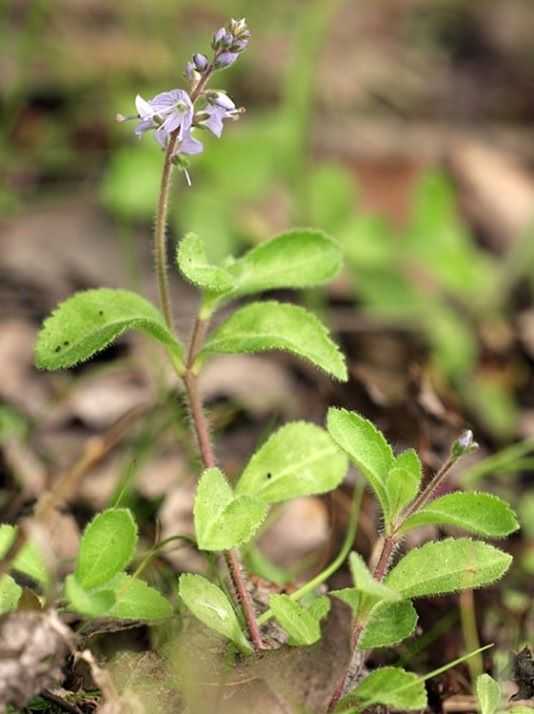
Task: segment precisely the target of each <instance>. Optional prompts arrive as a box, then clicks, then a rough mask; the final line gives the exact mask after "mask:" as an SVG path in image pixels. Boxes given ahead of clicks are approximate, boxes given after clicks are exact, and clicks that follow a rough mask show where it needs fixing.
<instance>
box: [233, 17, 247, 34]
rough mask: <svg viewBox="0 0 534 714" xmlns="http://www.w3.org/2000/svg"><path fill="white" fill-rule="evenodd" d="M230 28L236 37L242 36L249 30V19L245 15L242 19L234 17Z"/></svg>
mask: <svg viewBox="0 0 534 714" xmlns="http://www.w3.org/2000/svg"><path fill="white" fill-rule="evenodd" d="M229 29H230V32H231V33H232V35H233V36H234V37H241V35H242V33H244V32H248V27H247V21H246V20H245V18H244V17H242V18H241V19H240V20H235V19H232V20H230V26H229Z"/></svg>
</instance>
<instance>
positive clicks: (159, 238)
mask: <svg viewBox="0 0 534 714" xmlns="http://www.w3.org/2000/svg"><path fill="white" fill-rule="evenodd" d="M213 71H214V64H211V65H210V66H209V67H208V68H207V70H206V72H205V73H204V74H203V75H202V77H201V79H200V80H199V82H198V84H197V85H196V86H194V87H193V89H192V91H191V101H192V102H193V104H194V103H195V101H196V100H197V99H198V97H199V96H200V95H201V94H202V92H203V90H204V87H205V86H206V84H207V82H208V80H209V78H210V77H211V75H212V74H213ZM178 131H179V130H178V129H177V130H176V131H175V132H173V133H172V134H171V136H170V139H169V143H168V144H167V148H166V150H165V159H164V163H163V172H162V175H161V185H160V194H159V200H158V207H157V213H156V222H155V228H154V263H155V271H156V277H157V281H158V289H159V299H160V305H161V309H162V312H163V315H164V318H165V322H166V324H167V327H168V328H169V329H170V330H171V331H172V332H174V322H173V313H172V306H171V297H170V290H169V281H168V275H167V246H166V240H165V228H166V224H167V215H168V210H169V194H170V188H171V179H172V169H173V166H174V163H173V154H174V151H175V148H176V144H177V142H178ZM207 327H208V321H207V320H203V319H201V318H200V317H198V318H197V320H196V321H195V326H194V329H193V335H192V337H191V342H190V345H189V350H188V355H187V362H186V365H185V372H181V371H180V372H179V376H180V377H181V378H182V379H183V381H184V384H185V389H186V394H187V400H188V402H189V408H190V410H191V418H192V421H193V428H194V431H195V435H196V437H197V441H198V447H199V451H200V455H201V458H202V462H203V464H204V467H205V468H211V467H213V466H215V463H216V462H215V455H214V452H213V447H212V445H211V441H210V435H209V427H208V422H207V419H206V415H205V413H204V409H203V406H202V399H201V396H200V391H199V389H198V375H197V374H196V372H195V370H194V369H193V365H194V362H195V358H196V356H197V354H198V353H199V352H200V350H201V349H202V343H203V341H204V336H205V334H206V330H207ZM175 366H176V365H175ZM224 558H225V561H226V565H227V567H228V570H229V572H230V577H231V579H232V583H233V586H234V589H235V591H236V593H237V596H238V598H239V601H240V602H241V606H242V608H243V614H244V617H245V621H246V623H247V627H248V631H249V635H250V639H251V641H252V644H253V646H254V649H255V650H256V652H258V651H259V650H262V649H263V648H264V647H263V641H262V638H261V633H260V628H259V626H258V623H257V620H256V613H255V609H254V603H253V600H252V597H251V595H250V593H249V591H248V589H247V584H246V580H245V578H244V574H243V569H242V565H241V562H240V557H239V551H238V550H236V549H232V550H229V551H225V552H224Z"/></svg>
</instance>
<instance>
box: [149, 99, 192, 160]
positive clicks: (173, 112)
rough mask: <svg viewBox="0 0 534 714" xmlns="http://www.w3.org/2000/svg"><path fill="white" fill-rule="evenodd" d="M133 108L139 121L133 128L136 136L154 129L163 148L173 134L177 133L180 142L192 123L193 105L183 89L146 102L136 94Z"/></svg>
mask: <svg viewBox="0 0 534 714" xmlns="http://www.w3.org/2000/svg"><path fill="white" fill-rule="evenodd" d="M135 106H136V108H137V113H138V116H139V118H140V119H141V121H140V122H139V124H138V125H137V126H136V128H135V133H136V134H137V136H139V137H141V136H143V134H144V133H145V132H147V131H150V130H151V129H154V130H155V136H156V139H157V141H158V142H159V143H160V144H161V146H163V147H164V146H166V144H167V141H168V139H169V137H170V135H171V134H172V133H173V132H177V135H178V140H179V141H181V140H182V138H183V137H184V134H185V132H187V131H188V130H189V129H190V128H191V125H192V123H193V113H194V110H193V103H192V101H191V98H190V96H189V94H188V93H187V92H186V91H185V90H183V89H171V90H170V91H169V92H161V93H160V94H156V96H155V97H153V98H152V99H151V100H150V101H148V102H147V101H146V100H145V99H143V97H141V96H140V95H139V94H138V95H137V97H136V99H135Z"/></svg>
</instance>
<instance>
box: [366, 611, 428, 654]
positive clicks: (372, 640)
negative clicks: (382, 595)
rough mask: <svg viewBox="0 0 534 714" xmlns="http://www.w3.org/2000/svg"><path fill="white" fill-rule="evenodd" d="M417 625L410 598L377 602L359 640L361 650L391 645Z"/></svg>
mask: <svg viewBox="0 0 534 714" xmlns="http://www.w3.org/2000/svg"><path fill="white" fill-rule="evenodd" d="M416 625H417V612H416V611H415V608H414V606H413V605H412V602H411V600H401V601H400V602H379V603H377V604H376V605H375V606H374V607H373V609H372V610H371V612H370V613H369V617H368V619H367V622H366V624H365V627H364V630H363V632H362V634H361V637H360V640H359V643H358V644H359V647H360V648H361V649H362V650H371V649H374V648H375V647H392V646H393V645H397V644H398V643H399V642H402V640H405V639H406V638H407V637H409V636H410V635H411V634H412V633H413V631H414V630H415V626H416Z"/></svg>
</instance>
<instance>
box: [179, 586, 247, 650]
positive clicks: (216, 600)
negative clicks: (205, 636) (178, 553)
mask: <svg viewBox="0 0 534 714" xmlns="http://www.w3.org/2000/svg"><path fill="white" fill-rule="evenodd" d="M179 582H180V585H179V593H180V597H181V598H182V600H183V601H184V603H185V604H186V605H187V607H188V608H189V609H190V610H191V612H192V613H193V615H194V616H195V617H196V618H198V619H199V620H200V621H201V622H203V623H204V624H205V625H207V626H208V627H210V628H211V629H212V630H215V632H218V633H219V634H220V635H223V636H224V637H226V638H227V639H229V640H231V641H232V642H233V643H234V644H235V645H237V647H238V648H239V649H240V650H241V652H244V653H245V654H252V651H253V650H252V647H251V646H250V644H249V642H248V640H247V638H246V637H245V635H244V634H243V632H242V631H241V628H240V627H239V622H238V620H237V617H236V614H235V612H234V609H233V608H232V605H231V603H230V600H229V599H228V598H227V597H226V595H225V594H224V592H223V591H222V590H221V589H220V588H218V587H217V586H216V585H214V584H213V583H210V581H209V580H206V578H203V577H202V576H201V575H191V574H189V573H186V574H184V575H181V576H180V581H179Z"/></svg>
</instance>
